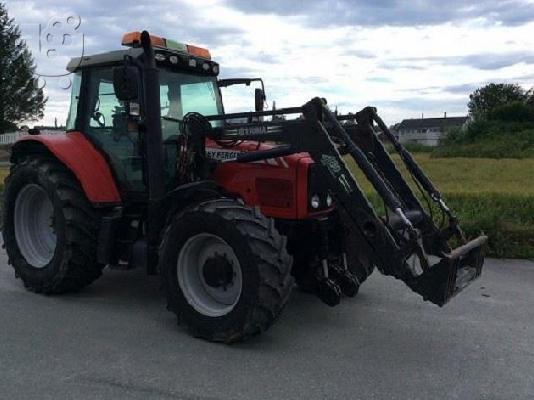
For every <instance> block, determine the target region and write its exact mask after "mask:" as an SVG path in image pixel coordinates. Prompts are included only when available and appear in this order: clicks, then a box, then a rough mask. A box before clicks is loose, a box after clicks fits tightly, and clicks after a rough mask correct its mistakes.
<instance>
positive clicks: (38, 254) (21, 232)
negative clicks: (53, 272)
mask: <svg viewBox="0 0 534 400" xmlns="http://www.w3.org/2000/svg"><path fill="white" fill-rule="evenodd" d="M14 225H15V239H16V241H17V245H18V247H19V251H20V253H21V254H22V256H23V257H24V258H25V259H26V262H27V263H28V264H30V265H31V266H33V267H35V268H44V267H45V266H46V265H47V264H48V263H49V262H50V261H51V260H52V258H53V257H54V251H55V249H56V243H57V238H56V233H55V231H54V206H53V205H52V202H51V201H50V198H49V197H48V195H47V194H46V192H45V191H44V189H43V188H42V187H41V186H39V185H36V184H33V183H32V184H29V185H26V186H24V187H23V188H22V189H21V191H20V192H19V193H18V195H17V198H16V200H15V214H14Z"/></svg>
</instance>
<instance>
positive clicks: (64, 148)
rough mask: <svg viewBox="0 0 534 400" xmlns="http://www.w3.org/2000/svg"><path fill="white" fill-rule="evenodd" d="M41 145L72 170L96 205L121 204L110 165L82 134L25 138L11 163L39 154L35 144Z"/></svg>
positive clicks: (13, 154)
mask: <svg viewBox="0 0 534 400" xmlns="http://www.w3.org/2000/svg"><path fill="white" fill-rule="evenodd" d="M37 143H38V145H39V146H44V147H45V148H46V149H47V150H48V151H49V152H50V153H52V154H53V155H54V156H55V157H56V158H57V159H58V160H59V161H61V162H62V163H63V164H65V166H66V167H67V168H68V169H69V170H70V171H72V173H73V174H74V175H75V176H76V178H77V179H78V181H79V182H80V184H81V186H82V188H83V190H84V192H85V195H86V196H87V198H88V199H89V201H90V202H91V203H93V205H95V206H107V205H117V204H120V203H121V196H120V194H119V191H118V189H117V185H116V184H115V179H114V178H113V174H112V172H111V169H110V167H109V164H108V162H107V161H106V159H105V158H104V156H103V155H102V154H101V153H100V152H99V151H98V150H97V149H96V148H95V146H94V145H93V144H92V143H91V142H89V140H87V138H86V137H85V136H84V135H83V134H82V133H80V132H69V133H67V134H65V135H28V136H23V137H21V138H20V139H19V140H18V141H17V142H16V143H15V145H14V146H13V149H12V154H11V161H12V162H16V160H17V158H18V157H20V156H21V155H23V154H25V153H30V154H31V153H33V152H35V147H33V148H32V144H33V145H35V144H37Z"/></svg>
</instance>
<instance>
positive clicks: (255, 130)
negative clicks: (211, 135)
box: [237, 125, 267, 135]
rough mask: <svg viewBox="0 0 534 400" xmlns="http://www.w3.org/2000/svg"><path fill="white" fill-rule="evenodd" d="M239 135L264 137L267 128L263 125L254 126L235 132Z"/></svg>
mask: <svg viewBox="0 0 534 400" xmlns="http://www.w3.org/2000/svg"><path fill="white" fill-rule="evenodd" d="M237 133H238V134H239V135H265V134H267V127H266V126H264V125H254V126H246V127H243V128H239V129H238V130H237Z"/></svg>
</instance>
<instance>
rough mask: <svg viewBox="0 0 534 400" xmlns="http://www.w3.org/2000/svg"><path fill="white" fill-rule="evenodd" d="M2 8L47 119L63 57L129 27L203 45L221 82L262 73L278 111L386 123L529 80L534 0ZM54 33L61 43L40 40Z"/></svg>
mask: <svg viewBox="0 0 534 400" xmlns="http://www.w3.org/2000/svg"><path fill="white" fill-rule="evenodd" d="M7 8H8V12H9V13H10V15H11V16H12V17H14V18H15V20H16V22H17V23H18V24H20V26H21V29H22V32H23V35H24V38H25V39H26V41H27V43H28V45H29V46H30V48H31V50H32V52H33V54H34V56H35V59H36V61H37V65H38V72H39V73H40V74H42V75H46V76H47V77H46V78H44V79H43V84H44V85H46V86H45V90H46V91H47V94H48V96H49V101H48V104H47V107H46V111H45V113H46V115H45V119H44V121H42V122H43V123H48V124H51V123H53V121H54V119H55V118H57V119H58V122H59V123H63V122H64V120H65V118H66V114H67V108H68V103H69V92H68V90H65V89H64V88H65V87H67V86H68V77H65V76H60V75H62V74H64V72H65V71H64V66H65V64H66V62H67V61H68V59H69V58H70V57H74V56H78V55H80V54H81V53H82V52H83V53H84V54H93V53H97V52H101V51H106V50H113V49H119V48H120V47H121V46H120V39H121V36H122V34H123V33H124V32H127V31H134V30H142V29H148V30H149V31H150V32H152V33H155V34H159V35H160V36H164V37H167V38H172V39H176V40H178V41H181V42H184V43H189V44H196V45H201V46H204V47H208V48H209V49H210V50H211V53H212V56H213V58H214V59H215V60H216V61H218V62H219V63H220V64H221V76H222V77H243V76H246V77H255V76H261V77H263V79H264V80H265V83H266V88H267V90H266V91H267V96H268V100H269V101H272V100H276V104H277V107H283V106H294V105H300V104H302V103H304V102H305V101H307V100H308V99H310V98H311V97H313V96H316V95H320V96H322V97H326V98H327V99H328V102H329V104H330V105H331V106H337V107H338V109H339V110H340V111H343V112H347V111H356V110H358V109H360V108H362V107H364V106H366V105H374V106H377V107H378V108H379V112H380V113H381V114H382V116H383V117H384V119H385V120H386V122H387V123H390V124H392V123H394V122H397V121H400V120H401V119H403V118H414V117H420V116H421V114H422V113H424V116H425V117H432V116H441V115H443V112H447V113H448V115H451V116H452V115H462V114H465V113H466V102H467V97H468V94H469V93H470V92H472V91H473V89H474V88H476V87H478V86H480V85H482V84H484V83H486V82H490V81H492V82H513V83H519V84H521V85H522V86H524V87H525V88H530V87H532V86H534V0H501V1H493V0H482V1H478V2H466V1H461V0H449V1H447V2H445V1H430V0H406V1H405V0H361V1H360V0H317V1H313V0H308V1H304V0H291V1H289V0H272V1H268V0H160V1H157V0H154V1H151V2H148V1H144V2H143V1H131V0H92V1H87V0H7ZM69 17H70V18H69ZM53 22H60V23H61V25H58V24H56V25H55V26H54V25H53V24H52V23H53ZM59 27H60V28H59ZM48 33H52V34H53V37H54V38H55V39H58V40H59V41H58V42H55V43H54V41H52V42H46V41H44V40H43V38H45V37H46V36H47V34H48ZM64 34H68V35H69V36H68V37H67V39H66V40H65V43H62V40H60V39H61V38H63V37H65V36H62V35H64ZM50 50H51V51H50ZM247 94H248V93H247ZM227 96H228V97H227V104H226V108H227V110H231V111H234V110H243V109H247V108H251V107H253V99H252V94H249V95H248V96H237V95H236V94H235V93H233V95H232V94H231V93H228V95H227ZM249 105H250V106H251V107H249Z"/></svg>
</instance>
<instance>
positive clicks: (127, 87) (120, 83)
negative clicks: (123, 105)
mask: <svg viewBox="0 0 534 400" xmlns="http://www.w3.org/2000/svg"><path fill="white" fill-rule="evenodd" d="M138 82H139V73H138V71H137V68H136V67H132V66H123V67H115V68H113V89H114V90H115V96H117V99H119V100H120V101H132V100H137V98H138V97H139V84H138Z"/></svg>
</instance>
